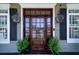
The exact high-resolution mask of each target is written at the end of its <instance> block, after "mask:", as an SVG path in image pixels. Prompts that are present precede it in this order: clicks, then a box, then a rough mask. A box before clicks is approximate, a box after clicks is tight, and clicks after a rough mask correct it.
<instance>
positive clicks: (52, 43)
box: [48, 37, 60, 53]
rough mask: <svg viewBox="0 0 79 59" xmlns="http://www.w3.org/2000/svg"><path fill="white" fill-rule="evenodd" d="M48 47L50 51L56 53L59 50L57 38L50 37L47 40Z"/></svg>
mask: <svg viewBox="0 0 79 59" xmlns="http://www.w3.org/2000/svg"><path fill="white" fill-rule="evenodd" d="M48 48H49V49H50V51H51V52H52V53H57V52H58V51H59V50H60V45H59V39H57V38H56V37H50V38H49V41H48Z"/></svg>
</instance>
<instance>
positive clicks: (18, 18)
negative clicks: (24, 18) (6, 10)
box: [11, 14, 20, 23]
mask: <svg viewBox="0 0 79 59" xmlns="http://www.w3.org/2000/svg"><path fill="white" fill-rule="evenodd" d="M11 18H12V20H13V22H15V23H19V22H20V17H19V15H18V14H14V15H13V16H12V17H11Z"/></svg>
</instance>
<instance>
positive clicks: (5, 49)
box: [0, 40, 79, 55]
mask: <svg viewBox="0 0 79 59" xmlns="http://www.w3.org/2000/svg"><path fill="white" fill-rule="evenodd" d="M60 46H61V50H60V52H59V54H60V55H64V54H72V55H73V54H79V43H67V42H66V40H60ZM0 54H19V52H18V51H17V48H16V41H11V43H10V44H0ZM29 54H50V53H48V52H47V51H39V52H36V51H30V52H29Z"/></svg>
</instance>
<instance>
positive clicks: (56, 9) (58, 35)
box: [55, 3, 67, 39]
mask: <svg viewBox="0 0 79 59" xmlns="http://www.w3.org/2000/svg"><path fill="white" fill-rule="evenodd" d="M61 8H67V7H66V4H65V3H58V4H56V6H55V17H57V14H58V13H59V10H60V9H61ZM55 20H56V18H55ZM55 36H56V37H58V39H60V23H57V22H56V21H55Z"/></svg>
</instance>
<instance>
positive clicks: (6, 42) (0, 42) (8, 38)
mask: <svg viewBox="0 0 79 59" xmlns="http://www.w3.org/2000/svg"><path fill="white" fill-rule="evenodd" d="M7 11H8V13H1V14H0V15H1V16H4V15H6V16H7V39H4V40H0V44H9V43H10V15H9V8H8V9H7Z"/></svg>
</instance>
